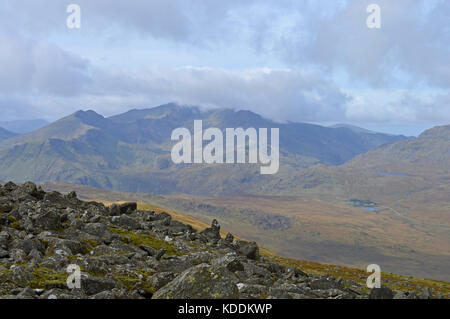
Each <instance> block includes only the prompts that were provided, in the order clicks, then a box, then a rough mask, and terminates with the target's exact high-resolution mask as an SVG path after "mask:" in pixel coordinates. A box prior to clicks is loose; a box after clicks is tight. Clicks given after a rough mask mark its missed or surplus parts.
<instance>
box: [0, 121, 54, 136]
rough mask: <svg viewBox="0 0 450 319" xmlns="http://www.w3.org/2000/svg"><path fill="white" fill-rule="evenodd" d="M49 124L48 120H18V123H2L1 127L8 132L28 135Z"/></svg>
mask: <svg viewBox="0 0 450 319" xmlns="http://www.w3.org/2000/svg"><path fill="white" fill-rule="evenodd" d="M47 124H48V121H46V120H41V119H37V120H16V121H7V122H4V121H2V122H0V127H3V128H5V129H7V130H8V131H11V132H14V133H18V134H23V133H28V132H31V131H34V130H37V129H39V128H41V127H43V126H45V125H47Z"/></svg>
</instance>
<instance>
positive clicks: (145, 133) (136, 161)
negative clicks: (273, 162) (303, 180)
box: [0, 104, 406, 194]
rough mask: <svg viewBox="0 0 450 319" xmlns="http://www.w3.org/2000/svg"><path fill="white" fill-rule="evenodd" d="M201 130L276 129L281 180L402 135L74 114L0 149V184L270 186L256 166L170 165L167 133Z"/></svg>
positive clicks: (164, 116) (180, 116) (207, 118)
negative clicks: (195, 125)
mask: <svg viewBox="0 0 450 319" xmlns="http://www.w3.org/2000/svg"><path fill="white" fill-rule="evenodd" d="M197 119H201V120H203V126H204V128H207V127H211V126H213V127H218V128H220V129H225V128H227V127H243V128H248V127H255V128H260V127H267V128H271V127H278V128H280V156H281V157H282V159H281V168H280V171H281V175H280V176H284V175H285V176H292V175H293V174H294V173H295V172H296V171H297V170H299V169H302V168H305V167H309V166H311V165H314V164H318V163H322V164H325V165H339V164H343V163H345V162H347V161H348V160H350V159H352V158H354V157H355V156H357V155H359V154H362V153H364V152H367V151H368V150H370V149H373V148H376V147H378V146H380V145H384V144H386V143H392V142H396V141H400V140H405V139H406V137H404V136H393V135H387V134H381V133H377V134H373V133H365V132H355V131H353V130H350V129H348V128H327V127H322V126H319V125H312V124H305V123H287V124H280V123H275V122H272V121H270V120H268V119H265V118H263V117H261V116H260V115H258V114H255V113H253V112H250V111H234V110H231V109H219V110H217V109H216V110H208V111H201V110H200V109H199V108H197V107H185V106H179V105H176V104H167V105H162V106H159V107H155V108H151V109H144V110H131V111H128V112H126V113H123V114H119V115H116V116H113V117H110V118H105V117H103V116H102V115H100V114H97V113H95V112H94V111H78V112H76V113H74V114H72V115H70V116H67V117H65V118H62V119H60V120H59V121H56V122H54V123H51V124H49V125H47V126H45V127H42V128H40V129H38V130H36V131H33V132H29V133H26V134H22V135H18V136H15V137H13V138H9V139H8V140H4V141H1V142H0V179H3V180H14V181H17V182H23V181H26V180H33V181H37V182H41V181H64V182H71V183H77V184H82V185H89V186H95V187H103V188H109V189H120V190H126V191H143V192H153V193H177V192H178V193H196V194H223V193H233V192H242V191H243V190H246V191H257V190H258V189H259V188H261V187H262V186H264V185H265V184H267V183H268V182H270V180H273V177H272V178H271V177H264V176H261V175H260V174H259V164H258V165H248V164H245V165H231V166H230V165H216V166H215V167H214V169H212V167H211V166H207V165H198V166H197V165H179V166H177V165H174V164H173V163H172V161H171V159H170V150H171V146H172V145H173V144H174V143H173V142H172V141H171V140H170V136H171V132H172V131H173V130H174V129H175V128H178V127H186V128H189V129H190V130H191V131H192V129H193V122H194V120H197Z"/></svg>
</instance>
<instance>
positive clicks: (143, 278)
mask: <svg viewBox="0 0 450 319" xmlns="http://www.w3.org/2000/svg"><path fill="white" fill-rule="evenodd" d="M152 275H153V273H151V272H148V271H146V270H137V271H136V274H131V273H130V274H126V275H123V274H114V275H113V277H114V278H115V279H116V280H117V281H118V282H120V283H121V284H122V286H123V287H124V288H125V289H128V290H130V291H131V290H135V289H143V290H145V291H146V292H147V293H149V294H154V293H155V291H156V289H155V287H153V286H152V284H151V283H150V282H148V281H147V278H148V277H150V276H152Z"/></svg>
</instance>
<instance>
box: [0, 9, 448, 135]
mask: <svg viewBox="0 0 450 319" xmlns="http://www.w3.org/2000/svg"><path fill="white" fill-rule="evenodd" d="M70 4H77V5H79V7H80V9H81V20H80V21H81V27H80V28H73V29H71V28H68V26H67V23H66V20H67V18H68V17H69V16H70V13H68V12H67V7H68V5H70ZM370 4H377V5H378V6H379V7H380V17H381V25H380V28H368V26H367V23H366V21H367V18H368V17H369V15H370V14H371V13H368V12H367V7H368V6H369V5H370ZM0 43H1V47H0V111H1V121H11V120H18V119H36V118H43V119H46V120H49V121H52V120H56V119H58V118H60V117H63V116H66V115H68V114H71V113H73V112H75V111H77V110H80V109H83V110H87V109H93V110H95V111H96V112H98V113H100V114H102V115H104V116H111V115H114V114H118V113H121V112H124V111H127V110H129V109H131V108H147V107H153V106H157V105H160V104H164V103H168V102H176V103H179V104H183V105H197V106H200V107H203V108H217V107H220V108H223V107H229V108H235V109H245V110H251V111H253V112H256V113H258V114H261V115H263V116H265V117H267V118H270V119H272V120H275V121H279V122H287V121H292V122H310V123H318V124H323V125H331V124H334V123H349V124H353V125H359V126H363V127H366V128H369V129H373V130H379V131H383V132H389V133H396V134H406V135H417V134H419V133H420V132H421V131H423V130H425V129H427V128H430V127H432V126H435V125H445V124H450V90H449V89H450V1H448V0H395V1H392V0H370V1H365V0H354V1H352V0H348V1H344V0H271V1H268V0H246V1H241V0H239V1H238V0H227V1H223V0H221V1H219V0H148V1H142V0H126V1H125V0H115V1H108V0H71V1H64V0H53V1H52V0H3V1H2V6H1V7H0Z"/></svg>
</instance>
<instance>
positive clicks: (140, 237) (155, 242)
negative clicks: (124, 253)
mask: <svg viewBox="0 0 450 319" xmlns="http://www.w3.org/2000/svg"><path fill="white" fill-rule="evenodd" d="M110 231H111V232H113V233H115V234H119V235H120V236H121V237H122V239H123V240H124V241H125V242H128V243H131V244H133V245H135V246H137V247H139V246H141V245H144V246H150V247H152V248H155V249H166V255H168V256H171V255H172V256H181V255H182V253H181V252H180V251H179V250H178V249H177V248H176V247H175V245H173V244H171V243H168V242H166V241H164V240H161V239H158V238H155V237H152V236H150V235H147V234H140V233H137V232H133V231H126V230H123V229H119V228H110Z"/></svg>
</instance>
